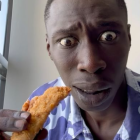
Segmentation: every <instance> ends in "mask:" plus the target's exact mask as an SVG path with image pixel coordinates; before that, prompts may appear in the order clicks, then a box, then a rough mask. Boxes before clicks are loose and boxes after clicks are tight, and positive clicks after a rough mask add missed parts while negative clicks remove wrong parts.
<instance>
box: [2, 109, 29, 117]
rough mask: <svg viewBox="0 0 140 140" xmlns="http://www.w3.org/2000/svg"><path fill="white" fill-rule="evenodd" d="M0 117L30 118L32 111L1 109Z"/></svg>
mask: <svg viewBox="0 0 140 140" xmlns="http://www.w3.org/2000/svg"><path fill="white" fill-rule="evenodd" d="M0 117H14V118H19V119H20V118H24V119H28V118H29V117H30V113H29V112H25V111H15V110H8V109H1V110H0Z"/></svg>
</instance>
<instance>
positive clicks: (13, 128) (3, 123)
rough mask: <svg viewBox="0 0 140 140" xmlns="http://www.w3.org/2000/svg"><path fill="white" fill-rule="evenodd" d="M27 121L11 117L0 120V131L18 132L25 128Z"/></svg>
mask: <svg viewBox="0 0 140 140" xmlns="http://www.w3.org/2000/svg"><path fill="white" fill-rule="evenodd" d="M27 125H28V123H27V121H26V120H25V119H15V118H13V117H9V118H8V117H1V118H0V130H1V131H9V132H18V131H22V130H25V129H26V128H27Z"/></svg>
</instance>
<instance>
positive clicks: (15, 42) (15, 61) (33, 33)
mask: <svg viewBox="0 0 140 140" xmlns="http://www.w3.org/2000/svg"><path fill="white" fill-rule="evenodd" d="M45 4H46V0H41V1H40V0H13V16H12V27H11V39H10V40H11V41H10V50H9V66H8V73H7V81H6V91H5V100H4V108H10V109H18V110H19V109H20V108H21V106H22V104H23V102H24V101H25V100H26V99H27V98H28V97H29V95H30V94H31V93H32V91H33V90H34V89H36V88H37V87H39V86H40V85H42V84H44V83H46V82H48V81H50V80H53V79H55V78H56V77H58V73H57V71H56V69H55V66H54V65H53V63H52V61H51V60H50V58H49V57H48V54H47V50H46V42H45V25H44V7H45Z"/></svg>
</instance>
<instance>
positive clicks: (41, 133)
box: [34, 128, 48, 140]
mask: <svg viewBox="0 0 140 140" xmlns="http://www.w3.org/2000/svg"><path fill="white" fill-rule="evenodd" d="M47 135H48V131H47V130H46V129H44V128H43V129H42V130H40V131H39V133H38V134H37V135H36V137H35V139H34V140H43V139H45V138H46V137H47Z"/></svg>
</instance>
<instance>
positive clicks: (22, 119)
mask: <svg viewBox="0 0 140 140" xmlns="http://www.w3.org/2000/svg"><path fill="white" fill-rule="evenodd" d="M29 117H30V113H28V112H24V111H15V110H6V109H0V133H1V132H6V131H9V132H18V131H22V130H25V129H26V127H27V124H28V123H27V120H28V119H29ZM1 134H2V135H1V137H3V138H4V140H8V136H6V135H5V134H4V133H1ZM0 140H1V138H0Z"/></svg>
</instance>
